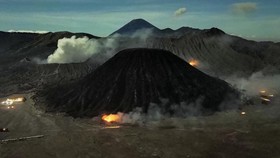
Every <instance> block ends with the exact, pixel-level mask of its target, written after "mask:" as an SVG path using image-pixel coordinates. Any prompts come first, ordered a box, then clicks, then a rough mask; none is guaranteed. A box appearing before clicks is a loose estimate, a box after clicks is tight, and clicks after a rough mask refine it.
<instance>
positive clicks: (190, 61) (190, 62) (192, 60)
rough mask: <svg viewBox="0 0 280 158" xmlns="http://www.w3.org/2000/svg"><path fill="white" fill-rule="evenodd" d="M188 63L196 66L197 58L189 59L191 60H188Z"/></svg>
mask: <svg viewBox="0 0 280 158" xmlns="http://www.w3.org/2000/svg"><path fill="white" fill-rule="evenodd" d="M189 64H190V65H191V66H194V67H196V66H198V64H199V63H198V61H197V60H194V59H191V60H189Z"/></svg>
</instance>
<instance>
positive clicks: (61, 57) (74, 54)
mask: <svg viewBox="0 0 280 158" xmlns="http://www.w3.org/2000/svg"><path fill="white" fill-rule="evenodd" d="M115 43H116V40H115V39H114V38H108V39H105V40H96V39H89V38H88V37H82V38H76V36H72V37H71V38H63V39H59V40H58V43H57V49H56V50H55V51H54V53H53V54H51V55H50V56H48V59H47V61H48V63H79V62H84V61H86V60H87V59H89V58H90V57H91V56H92V55H94V54H97V53H99V52H101V51H105V50H104V49H106V51H110V50H112V49H114V47H115V45H116V44H115Z"/></svg>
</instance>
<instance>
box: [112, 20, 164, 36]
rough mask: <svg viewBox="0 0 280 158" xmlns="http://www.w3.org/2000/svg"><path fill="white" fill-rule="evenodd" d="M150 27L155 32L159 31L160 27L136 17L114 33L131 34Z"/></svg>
mask: <svg viewBox="0 0 280 158" xmlns="http://www.w3.org/2000/svg"><path fill="white" fill-rule="evenodd" d="M144 29H150V30H151V31H153V33H159V32H160V29H159V28H157V27H155V26H154V25H152V24H151V23H149V22H147V21H146V20H144V19H134V20H132V21H130V22H129V23H127V24H126V25H124V26H123V27H121V28H120V29H118V30H117V31H115V32H113V33H112V34H111V35H113V34H121V35H131V34H133V33H135V32H137V31H140V30H144Z"/></svg>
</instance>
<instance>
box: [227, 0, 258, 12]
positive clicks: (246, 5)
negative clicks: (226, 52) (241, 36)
mask: <svg viewBox="0 0 280 158" xmlns="http://www.w3.org/2000/svg"><path fill="white" fill-rule="evenodd" d="M257 8H258V7H257V3H253V2H243V3H234V4H232V10H233V12H234V13H237V14H248V13H252V12H254V11H256V10H257Z"/></svg>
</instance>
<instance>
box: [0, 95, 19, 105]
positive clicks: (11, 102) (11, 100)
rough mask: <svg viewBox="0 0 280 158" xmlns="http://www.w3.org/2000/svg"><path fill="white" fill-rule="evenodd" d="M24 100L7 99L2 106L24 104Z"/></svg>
mask: <svg viewBox="0 0 280 158" xmlns="http://www.w3.org/2000/svg"><path fill="white" fill-rule="evenodd" d="M23 101H24V98H22V97H21V98H15V99H9V98H8V99H6V100H5V101H2V102H1V104H2V105H12V104H13V103H18V102H23Z"/></svg>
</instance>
